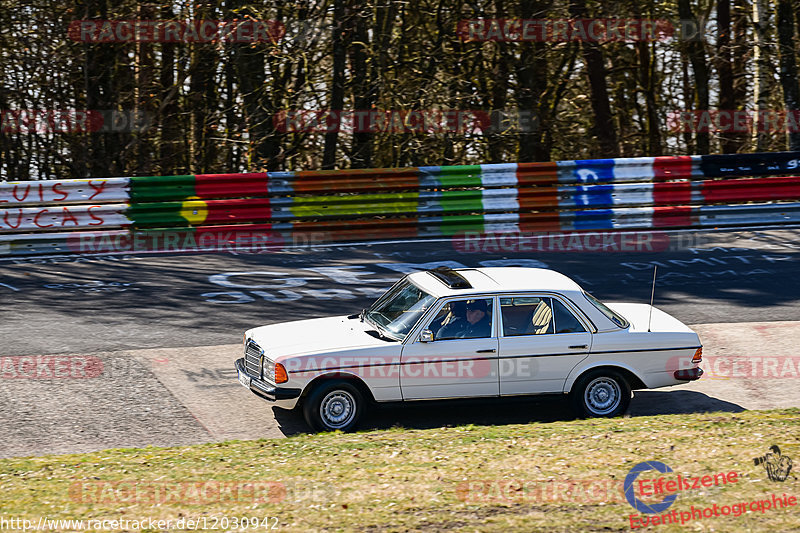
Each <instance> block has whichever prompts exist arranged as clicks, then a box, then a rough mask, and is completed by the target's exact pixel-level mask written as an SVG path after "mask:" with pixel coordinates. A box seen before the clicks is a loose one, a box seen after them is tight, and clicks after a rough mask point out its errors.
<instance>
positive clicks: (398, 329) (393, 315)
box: [364, 278, 436, 340]
mask: <svg viewBox="0 0 800 533" xmlns="http://www.w3.org/2000/svg"><path fill="white" fill-rule="evenodd" d="M435 301H436V298H435V297H433V296H431V295H430V294H428V293H427V292H425V291H423V290H422V289H420V288H419V287H417V286H416V285H414V284H413V283H411V282H410V281H408V278H403V279H401V280H400V281H398V282H397V283H395V284H394V286H392V288H391V289H389V290H388V291H386V293H385V294H384V295H383V296H381V297H380V298H378V300H377V301H376V302H375V303H374V304H372V306H371V307H370V308H369V309H367V311H366V313H364V318H365V319H366V320H367V321H368V322H370V323H372V324H373V325H375V326H376V327H377V328H378V329H380V330H382V331H383V332H384V333H387V334H388V335H389V336H390V337H394V338H397V339H401V340H402V339H404V338H405V337H406V335H408V332H409V331H411V328H413V327H414V324H416V323H417V321H418V320H419V319H420V317H422V315H423V314H424V313H425V311H427V310H428V308H429V307H430V306H431V305H432V304H433V303H434V302H435Z"/></svg>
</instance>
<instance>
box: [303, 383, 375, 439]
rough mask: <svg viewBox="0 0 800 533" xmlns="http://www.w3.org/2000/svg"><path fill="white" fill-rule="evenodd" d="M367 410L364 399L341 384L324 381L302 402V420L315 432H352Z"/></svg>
mask: <svg viewBox="0 0 800 533" xmlns="http://www.w3.org/2000/svg"><path fill="white" fill-rule="evenodd" d="M365 407H366V402H365V401H364V395H363V394H361V391H359V390H358V388H357V387H356V386H354V385H353V384H352V383H349V382H347V381H344V380H333V381H323V382H322V383H320V384H319V385H317V386H316V387H314V389H313V390H312V391H311V393H310V394H309V395H308V397H307V398H306V399H305V401H304V402H303V416H305V419H306V422H308V425H309V426H311V428H312V429H313V430H314V431H336V430H339V431H345V432H347V431H353V429H355V427H356V425H357V424H358V420H359V419H360V418H361V415H362V413H363V412H364V409H365Z"/></svg>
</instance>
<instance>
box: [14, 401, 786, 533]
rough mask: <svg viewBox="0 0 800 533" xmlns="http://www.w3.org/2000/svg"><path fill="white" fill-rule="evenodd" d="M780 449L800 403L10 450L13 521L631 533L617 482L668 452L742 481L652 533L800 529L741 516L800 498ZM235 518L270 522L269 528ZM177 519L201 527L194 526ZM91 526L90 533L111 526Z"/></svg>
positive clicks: (777, 513) (702, 490)
mask: <svg viewBox="0 0 800 533" xmlns="http://www.w3.org/2000/svg"><path fill="white" fill-rule="evenodd" d="M771 445H778V446H780V449H781V452H782V453H783V455H784V456H787V457H790V458H794V459H795V460H800V410H797V409H790V410H776V411H748V412H743V413H735V414H734V413H705V414H692V415H663V416H653V417H636V418H617V419H611V420H607V419H593V420H572V421H560V422H551V423H543V424H524V425H504V426H461V427H447V428H440V429H428V430H406V429H402V428H395V429H390V430H385V431H372V432H366V433H356V434H337V433H334V434H323V435H300V436H295V437H290V438H287V439H280V440H259V441H234V442H226V443H217V444H206V445H199V446H189V447H178V448H152V447H148V448H142V449H117V450H106V451H102V452H96V453H88V454H79V455H60V456H45V457H33V458H19V459H5V460H0V509H2V511H0V520H1V519H10V518H25V519H28V520H31V521H32V524H34V525H36V524H39V520H40V519H41V518H43V517H46V518H47V519H50V520H54V519H73V520H80V519H83V520H89V519H94V520H99V519H106V520H128V522H127V524H126V523H119V524H115V523H113V522H107V523H106V524H105V525H106V526H114V525H116V526H117V527H116V528H114V527H111V528H110V529H112V530H115V531H116V530H128V531H134V530H141V531H158V530H161V529H162V527H161V526H159V525H157V524H156V522H154V521H157V520H172V524H171V526H172V527H173V529H170V530H171V531H179V530H192V529H193V528H195V527H197V529H198V530H210V529H211V528H212V526H217V527H216V529H217V530H235V529H239V530H242V531H267V530H272V527H273V526H275V527H276V530H280V531H309V530H334V531H338V530H343V531H354V530H358V531H369V530H381V531H407V530H424V531H450V530H460V531H526V532H527V531H630V530H631V521H630V515H639V514H640V513H638V512H637V511H636V510H635V509H634V508H633V507H632V506H631V505H630V504H629V503H628V502H627V501H626V499H625V496H624V494H623V493H622V491H621V488H620V487H621V486H622V483H623V481H624V479H625V477H626V475H627V474H628V472H629V471H630V470H631V468H632V467H633V466H634V465H636V464H638V463H640V462H643V461H648V460H655V461H661V462H663V463H665V464H667V465H669V466H670V467H671V468H672V469H673V470H674V472H673V473H672V474H665V475H664V477H665V480H666V481H669V480H675V479H677V475H681V476H682V477H684V478H686V477H692V478H694V477H702V476H705V475H711V476H713V475H715V474H719V473H729V472H736V475H737V477H736V481H735V482H730V483H726V484H719V485H711V486H709V487H703V486H702V484H701V486H700V487H699V488H695V489H690V490H683V491H680V492H679V493H678V494H677V499H676V501H675V502H674V504H673V505H672V506H671V507H670V508H669V509H668V510H667V511H666V512H667V513H669V512H672V511H673V510H674V511H676V514H677V517H678V518H679V519H680V516H681V511H684V512H690V509H691V508H692V507H694V508H695V509H702V508H706V507H713V505H714V504H717V506H718V512H719V513H722V512H724V509H723V507H724V506H728V507H729V512H730V514H729V515H727V516H712V517H710V518H702V519H699V520H696V519H691V520H689V521H687V522H686V523H684V524H683V525H681V524H680V523H678V524H677V525H676V524H662V525H654V526H651V527H650V530H656V531H677V530H685V529H686V528H690V529H691V530H695V531H793V530H795V531H800V519H798V517H800V512H799V511H800V503H799V504H798V505H796V506H793V507H788V508H779V509H773V508H770V509H768V510H767V509H764V511H763V512H762V511H761V510H759V509H758V508H756V509H755V510H753V511H751V510H750V509H747V512H745V513H743V514H741V515H740V516H733V514H735V513H736V511H735V510H734V508H733V506H734V505H736V504H748V503H749V502H751V501H754V500H765V499H771V495H772V494H776V495H778V496H781V495H783V494H786V495H787V496H794V497H795V498H800V490H798V489H799V488H800V482H798V478H797V477H796V476H795V474H796V473H795V472H792V473H791V474H790V475H789V476H788V478H787V479H786V480H785V481H782V482H780V481H771V480H770V479H768V476H767V472H766V469H765V467H764V465H755V464H754V461H753V458H755V457H757V456H762V455H764V454H765V453H766V452H767V451H768V449H769V447H770V446H771ZM773 459H774V458H773ZM785 465H786V462H785V461H784V466H785ZM799 468H800V467H799ZM659 475H660V474H659ZM655 477H657V476H656V475H655V472H654V471H650V472H646V473H643V474H641V475H640V478H639V479H640V480H641V479H650V478H655ZM634 487H635V492H636V494H637V495H640V492H639V489H640V487H639V485H638V484H634ZM641 498H642V499H643V500H644V501H645V502H646V503H647V502H658V501H661V499H662V498H663V495H660V496H657V497H652V498H649V499H648V498H645V497H644V496H641ZM763 507H766V506H765V505H762V508H763ZM695 516H696V515H695ZM222 517H226V518H227V521H224V520H222ZM234 517H253V518H258V519H259V521H258V522H259V524H258V528H253V527H252V523H250V524H248V526H249V527H248V528H242V527H241V526H242V524H241V523H240V524H235V523H234V522H233V518H234ZM269 517H276V518H269ZM179 519H183V520H199V521H198V522H197V523H196V526H195V524H192V523H190V522H185V523H183V527H182V528H181V527H180V526H181V525H182V524H181V522H179V521H178V520H179ZM264 519H267V520H264ZM139 520H141V521H143V522H139V523H137V521H139ZM9 525H13V524H10V523H6V524H5V526H6V527H4V528H3V529H13V528H10V527H9ZM17 525H19V523H18V524H17ZM91 525H92V524H90V523H88V522H85V523H84V530H101V527H100V526H102V525H103V524H101V523H96V522H95V523H94V525H95V526H98V527H94V528H92V527H88V528H87V526H91ZM235 525H239V526H240V527H239V528H235V527H234V526H235ZM636 525H639V524H636ZM0 526H2V523H0ZM162 526H163V524H162ZM176 526H177V527H176ZM223 526H227V527H223ZM264 526H266V527H264ZM19 529H22V528H19ZM51 530H59V531H69V530H79V528H78V527H75V526H74V524H73V526H70V525H68V524H61V525H60V527H51ZM106 530H108V529H106Z"/></svg>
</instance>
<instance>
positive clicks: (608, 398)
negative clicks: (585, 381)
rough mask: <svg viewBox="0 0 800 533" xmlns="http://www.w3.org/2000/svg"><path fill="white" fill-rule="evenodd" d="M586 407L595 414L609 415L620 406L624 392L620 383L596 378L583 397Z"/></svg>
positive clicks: (609, 379) (604, 378)
mask: <svg viewBox="0 0 800 533" xmlns="http://www.w3.org/2000/svg"><path fill="white" fill-rule="evenodd" d="M583 399H584V403H585V404H586V407H587V408H588V409H589V411H591V412H592V413H593V414H596V415H607V414H608V413H610V412H612V411H614V409H616V408H617V407H618V406H619V403H620V401H621V400H622V390H621V389H620V386H619V383H617V382H616V381H615V380H613V379H611V378H607V377H599V378H595V379H593V380H592V381H591V383H589V385H588V386H587V387H586V392H585V393H584V395H583Z"/></svg>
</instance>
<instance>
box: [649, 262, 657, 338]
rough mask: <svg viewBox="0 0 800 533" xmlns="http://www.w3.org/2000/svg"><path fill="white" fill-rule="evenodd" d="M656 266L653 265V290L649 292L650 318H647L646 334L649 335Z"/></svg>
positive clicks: (654, 292)
mask: <svg viewBox="0 0 800 533" xmlns="http://www.w3.org/2000/svg"><path fill="white" fill-rule="evenodd" d="M657 271H658V265H653V289H652V290H651V291H650V316H649V317H648V318H647V332H648V333H650V322H651V321H652V320H653V297H654V296H655V295H656V272H657Z"/></svg>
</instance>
